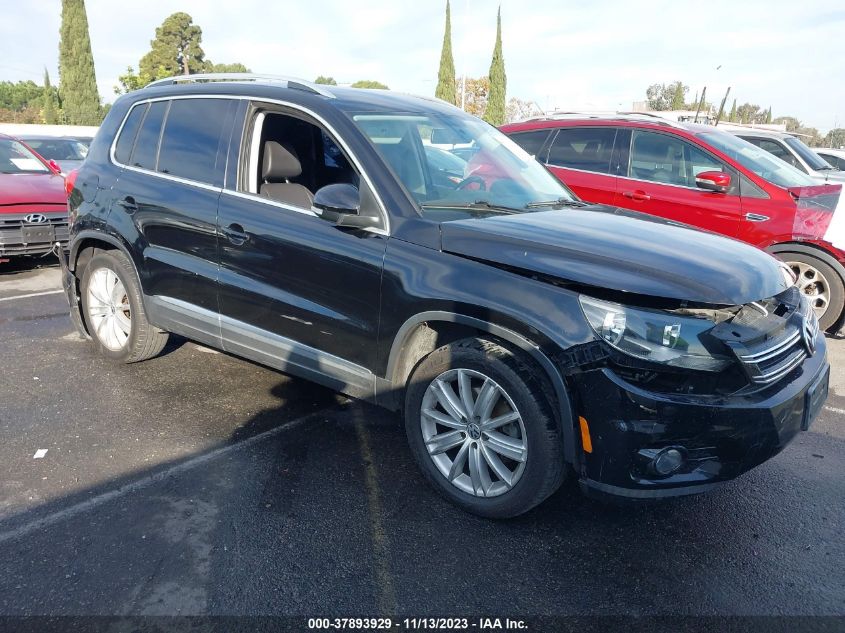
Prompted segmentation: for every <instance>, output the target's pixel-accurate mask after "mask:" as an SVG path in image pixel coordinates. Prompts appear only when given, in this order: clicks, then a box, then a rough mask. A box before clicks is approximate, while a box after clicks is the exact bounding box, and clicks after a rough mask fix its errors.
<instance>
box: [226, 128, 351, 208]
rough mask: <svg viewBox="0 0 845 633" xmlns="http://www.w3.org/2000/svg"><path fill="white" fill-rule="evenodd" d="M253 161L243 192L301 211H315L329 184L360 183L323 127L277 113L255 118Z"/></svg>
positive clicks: (343, 155)
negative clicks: (319, 195)
mask: <svg viewBox="0 0 845 633" xmlns="http://www.w3.org/2000/svg"><path fill="white" fill-rule="evenodd" d="M248 161H249V162H248V164H249V167H248V169H247V174H246V183H244V185H243V186H242V189H245V190H246V191H248V192H250V193H254V194H258V195H260V196H261V197H264V198H268V199H270V200H273V201H275V202H281V203H284V204H288V205H291V206H294V207H298V208H301V209H308V210H310V209H311V205H312V203H313V201H314V194H315V193H316V192H317V191H318V190H319V189H321V188H322V187H325V186H326V185H331V184H336V183H350V184H353V185H355V186H356V187H357V186H359V183H360V177H359V175H358V173H357V172H356V171H355V169H354V168H353V167H352V164H351V163H350V161H349V159H348V158H347V157H346V155H345V154H344V153H343V151H342V150H341V149H340V147H339V146H338V145H337V143H335V142H334V141H333V140H332V139H331V137H330V136H329V135H328V134H327V133H326V132H325V131H324V130H323V129H322V128H320V127H319V126H317V125H314V124H313V123H310V122H308V121H305V120H303V119H300V118H298V117H295V116H291V115H286V114H280V113H277V112H260V113H258V114H257V115H256V116H255V118H254V121H253V129H252V137H251V146H250V152H249V158H248Z"/></svg>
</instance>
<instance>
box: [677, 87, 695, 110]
mask: <svg viewBox="0 0 845 633" xmlns="http://www.w3.org/2000/svg"><path fill="white" fill-rule="evenodd" d="M687 90H688V88H687V87H686V86H685V85H684V84H683V83H681V82H680V81H676V82H675V90H674V91H673V92H672V106H671V109H672V110H683V109H684V108H686V107H687V106H686V103H687ZM696 100H698V95H696Z"/></svg>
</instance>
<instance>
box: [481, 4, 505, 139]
mask: <svg viewBox="0 0 845 633" xmlns="http://www.w3.org/2000/svg"><path fill="white" fill-rule="evenodd" d="M489 77H490V94H489V95H488V96H487V108H486V109H485V110H484V120H485V121H487V122H488V123H489V124H490V125H502V124H503V123H504V122H505V116H506V114H507V112H506V108H505V99H506V94H507V89H508V78H507V75H506V74H505V58H504V56H503V55H502V7H501V6H499V13H498V15H497V16H496V44H495V46H494V47H493V61H491V62H490V73H489Z"/></svg>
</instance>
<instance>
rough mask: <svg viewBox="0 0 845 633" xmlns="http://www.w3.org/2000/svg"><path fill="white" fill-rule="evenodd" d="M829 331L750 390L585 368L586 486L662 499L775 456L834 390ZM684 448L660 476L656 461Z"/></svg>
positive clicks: (599, 492)
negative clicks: (708, 391)
mask: <svg viewBox="0 0 845 633" xmlns="http://www.w3.org/2000/svg"><path fill="white" fill-rule="evenodd" d="M829 374H830V366H829V364H828V362H827V349H826V344H825V341H824V337H822V336H819V337H818V343H817V348H816V351H815V354H813V355H812V356H810V357H808V358H807V359H806V360H805V361H804V362H803V363H802V364H801V365H800V366H799V367H797V368H796V369H795V370H793V371H792V372H790V374H789V375H788V376H785V377H784V378H783V379H782V380H780V381H779V382H778V383H776V384H774V385H771V386H768V387H766V388H765V389H762V390H758V391H755V392H753V393H748V394H744V395H741V394H735V395H732V396H725V397H719V396H686V395H680V394H663V393H653V392H650V391H647V390H645V389H642V388H640V387H638V386H636V385H634V384H631V383H629V382H626V381H625V380H623V379H622V378H620V377H619V376H618V375H617V374H616V373H614V372H613V370H611V369H608V368H603V369H597V370H594V371H589V372H585V373H584V374H581V375H580V376H579V377H578V380H577V390H578V395H579V400H580V402H581V403H583V404H582V409H583V411H582V415H583V416H584V418H585V420H586V422H587V424H588V426H589V433H590V438H591V442H592V452H591V453H588V452H583V453H582V456H583V458H582V460H581V486H582V488H583V489H584V490H585V492H587V493H588V494H591V495H593V496H608V495H610V496H613V497H622V498H627V499H657V498H664V497H674V496H680V495H688V494H695V493H699V492H705V491H707V490H709V489H711V488H712V487H713V486H714V485H716V484H718V483H719V482H723V481H727V480H730V479H733V478H735V477H737V476H739V475H741V474H742V473H744V472H747V471H748V470H750V469H752V468H754V467H755V466H757V465H759V464H761V463H763V462H764V461H766V460H768V459H770V458H771V457H773V456H774V455H776V454H777V453H779V452H780V451H781V450H783V448H784V447H785V446H786V445H787V444H788V443H789V442H790V441H791V440H792V439H793V438H794V437H795V436H796V435H797V434H798V432H799V431H801V430H802V427H803V428H806V427H808V426H809V424H810V423H811V422H812V419H811V418H812V417H814V416H815V415H816V414H817V413H818V411H819V409H821V406H822V404H823V402H824V398H825V397H826V395H827V381H828V379H829ZM669 447H676V448H678V450H679V451H680V452H681V453H682V455H683V456H684V463H683V465H682V467H681V468H679V469H678V470H677V471H676V472H674V473H672V474H670V475H667V476H660V475H658V474H656V473H655V469H654V463H653V461H652V460H651V459H650V458H651V457H653V456H654V455H655V454H656V453H658V452H659V451H660V450H661V449H666V448H669Z"/></svg>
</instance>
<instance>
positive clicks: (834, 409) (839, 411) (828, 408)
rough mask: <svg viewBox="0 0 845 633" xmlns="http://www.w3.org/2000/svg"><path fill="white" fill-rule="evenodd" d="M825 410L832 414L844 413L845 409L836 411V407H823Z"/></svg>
mask: <svg viewBox="0 0 845 633" xmlns="http://www.w3.org/2000/svg"><path fill="white" fill-rule="evenodd" d="M825 409H826V410H827V411H832V412H833V413H845V409H837V408H836V407H825Z"/></svg>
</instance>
